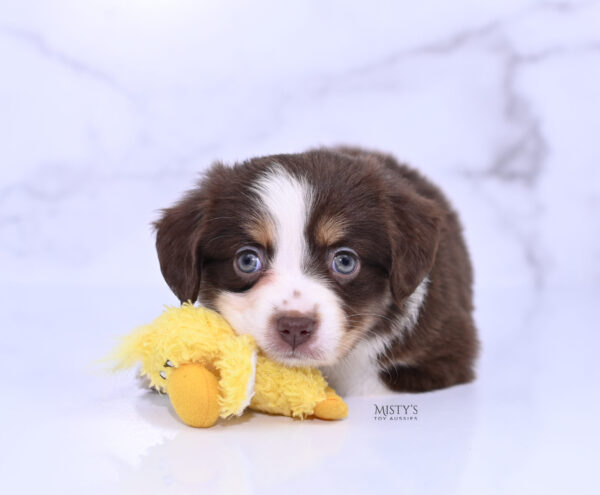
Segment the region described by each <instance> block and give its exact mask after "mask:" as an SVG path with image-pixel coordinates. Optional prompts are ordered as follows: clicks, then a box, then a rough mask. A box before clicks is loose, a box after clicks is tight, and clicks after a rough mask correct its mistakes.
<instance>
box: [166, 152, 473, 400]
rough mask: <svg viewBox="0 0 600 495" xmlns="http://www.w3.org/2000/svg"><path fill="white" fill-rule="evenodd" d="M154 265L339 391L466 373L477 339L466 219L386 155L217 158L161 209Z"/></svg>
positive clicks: (273, 353)
mask: <svg viewBox="0 0 600 495" xmlns="http://www.w3.org/2000/svg"><path fill="white" fill-rule="evenodd" d="M156 228H157V240H156V246H157V250H158V256H159V260H160V266H161V270H162V273H163V275H164V277H165V279H166V281H167V283H168V284H169V286H170V287H171V289H172V290H173V292H174V293H175V294H176V295H177V297H178V298H179V299H180V300H181V301H186V300H192V301H196V300H200V302H201V303H203V304H205V305H206V306H208V307H211V308H213V309H215V310H217V311H219V312H220V313H221V314H222V315H223V316H224V317H225V318H226V319H227V320H228V321H229V323H230V324H231V325H232V326H233V327H234V329H235V330H236V331H237V332H238V333H240V334H251V335H253V336H254V337H255V338H256V341H257V342H258V345H259V346H260V347H261V348H262V350H263V351H264V352H265V353H266V354H267V355H268V356H270V357H271V358H273V359H275V360H277V361H280V362H282V363H284V364H288V365H310V366H318V367H321V368H322V369H323V371H324V372H325V374H326V376H327V377H328V379H329V381H330V383H331V384H332V386H334V387H335V388H336V389H337V390H338V392H340V393H342V394H371V393H372V394H375V393H381V392H382V391H385V390H390V389H391V390H398V391H411V392H418V391H426V390H432V389H436V388H441V387H448V386H450V385H454V384H458V383H464V382H468V381H470V380H472V379H473V377H474V373H473V363H474V360H475V357H476V354H477V349H478V342H477V336H476V330H475V326H474V323H473V319H472V314H471V313H472V309H473V305H472V293H471V285H472V273H471V265H470V262H469V257H468V253H467V250H466V247H465V244H464V241H463V238H462V234H461V227H460V224H459V221H458V218H457V216H456V214H455V212H454V211H453V210H452V208H451V207H450V205H449V203H448V201H447V200H446V199H445V198H444V196H443V195H442V193H441V192H440V191H439V189H438V188H436V187H435V186H434V185H432V184H431V183H430V182H429V181H427V180H426V179H425V178H424V177H423V176H421V175H420V174H419V173H417V172H416V171H414V170H412V169H410V168H408V167H406V166H404V165H400V164H398V163H397V162H396V161H395V160H394V158H392V157H391V156H388V155H383V154H379V153H373V152H366V151H362V150H359V149H353V148H335V149H317V150H312V151H308V152H306V153H300V154H293V155H273V156H266V157H260V158H254V159H252V160H248V161H246V162H244V163H241V164H236V165H234V166H226V165H223V164H221V163H216V164H214V165H213V166H212V168H211V169H210V170H209V171H208V172H207V173H206V174H205V176H204V178H203V179H202V180H201V181H200V183H199V185H198V187H197V188H196V189H193V190H191V191H190V192H188V193H187V195H186V196H185V197H184V198H183V199H182V200H181V201H179V202H178V203H177V204H176V205H175V206H173V207H172V208H169V209H167V210H165V211H164V213H163V215H162V218H161V219H160V220H159V221H158V222H156Z"/></svg>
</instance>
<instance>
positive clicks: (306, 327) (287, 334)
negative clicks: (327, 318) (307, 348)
mask: <svg viewBox="0 0 600 495" xmlns="http://www.w3.org/2000/svg"><path fill="white" fill-rule="evenodd" d="M315 324H316V321H315V319H314V318H310V317H308V316H281V317H279V318H278V319H277V331H278V332H279V335H281V338H282V339H283V340H284V341H285V342H287V343H288V344H290V346H292V349H295V348H296V347H298V346H299V345H300V344H302V343H303V342H306V341H307V340H308V339H309V338H310V336H311V335H312V333H313V331H314V329H315Z"/></svg>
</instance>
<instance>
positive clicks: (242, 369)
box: [114, 303, 348, 427]
mask: <svg viewBox="0 0 600 495" xmlns="http://www.w3.org/2000/svg"><path fill="white" fill-rule="evenodd" d="M114 357H115V358H116V360H117V363H118V364H117V366H116V367H117V369H118V368H127V367H131V366H133V365H135V364H136V363H138V362H141V365H142V368H141V374H142V375H144V376H147V377H148V378H149V381H150V386H151V387H154V388H156V389H157V390H159V391H160V392H166V393H167V394H168V395H169V399H170V400H171V403H172V404H173V408H174V409H175V412H176V413H177V415H178V416H179V417H180V418H181V420H182V421H183V422H184V423H186V424H188V425H190V426H195V427H210V426H212V425H214V424H215V423H216V422H217V420H218V419H219V417H221V418H229V417H232V416H239V415H241V414H242V413H243V412H244V410H245V409H246V407H250V409H253V410H256V411H261V412H266V413H270V414H279V415H283V416H290V417H294V418H300V419H302V418H306V417H311V416H312V417H316V418H320V419H328V420H333V419H342V418H345V417H346V416H347V414H348V407H347V405H346V403H345V402H344V401H343V400H342V398H341V397H339V396H338V395H337V394H336V393H335V391H334V390H333V389H332V388H330V387H328V385H327V383H326V381H325V379H324V378H323V375H322V374H321V372H320V371H319V370H317V369H315V368H308V367H287V366H284V365H281V364H279V363H276V362H275V361H273V360H271V359H269V358H267V357H266V356H264V355H263V354H261V353H260V351H259V349H258V347H257V345H256V342H255V341H254V339H253V338H252V337H251V336H250V335H237V334H236V333H235V332H234V331H233V329H232V328H231V326H230V325H229V324H228V323H227V321H225V319H223V317H221V316H220V315H219V314H218V313H216V312H214V311H212V310H209V309H207V308H203V307H197V306H194V305H192V304H190V303H184V304H183V305H182V306H181V307H179V308H174V307H168V308H166V309H165V311H164V312H163V313H162V315H160V316H159V317H158V318H157V319H156V320H154V322H152V323H151V324H149V325H144V326H141V327H139V328H137V329H136V330H135V331H134V332H133V333H131V334H130V335H128V336H126V337H124V338H123V340H122V342H121V344H120V346H119V347H118V348H117V349H116V351H115V354H114Z"/></svg>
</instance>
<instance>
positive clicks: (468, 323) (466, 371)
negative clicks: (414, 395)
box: [379, 317, 479, 392]
mask: <svg viewBox="0 0 600 495" xmlns="http://www.w3.org/2000/svg"><path fill="white" fill-rule="evenodd" d="M442 335H443V336H444V337H445V338H444V341H443V342H441V343H439V344H438V346H434V347H432V348H430V349H429V352H428V354H427V355H426V356H425V357H422V358H421V359H416V360H412V359H411V360H410V361H409V362H410V364H406V363H405V362H403V363H394V362H388V363H386V365H385V366H384V367H383V369H382V371H381V372H380V374H379V376H380V378H381V380H382V381H383V382H384V383H385V384H386V385H387V386H388V387H389V388H390V389H391V390H394V391H397V392H427V391H429V390H436V389H440V388H445V387H450V386H452V385H458V384H460V383H468V382H470V381H472V380H473V379H474V378H475V372H474V371H473V363H474V361H475V357H476V356H477V352H478V349H479V343H478V341H477V337H476V333H475V327H474V324H473V322H472V320H471V318H470V317H456V318H450V319H448V320H447V321H446V324H445V325H444V330H443V332H442Z"/></svg>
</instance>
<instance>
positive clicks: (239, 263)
mask: <svg viewBox="0 0 600 495" xmlns="http://www.w3.org/2000/svg"><path fill="white" fill-rule="evenodd" d="M233 267H234V268H235V271H236V272H238V273H240V274H243V275H249V274H252V273H256V272H259V271H260V270H261V269H262V261H261V259H260V253H259V252H258V250H256V249H254V248H250V247H243V248H242V249H240V250H239V251H238V252H237V253H236V255H235V258H234V262H233Z"/></svg>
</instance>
